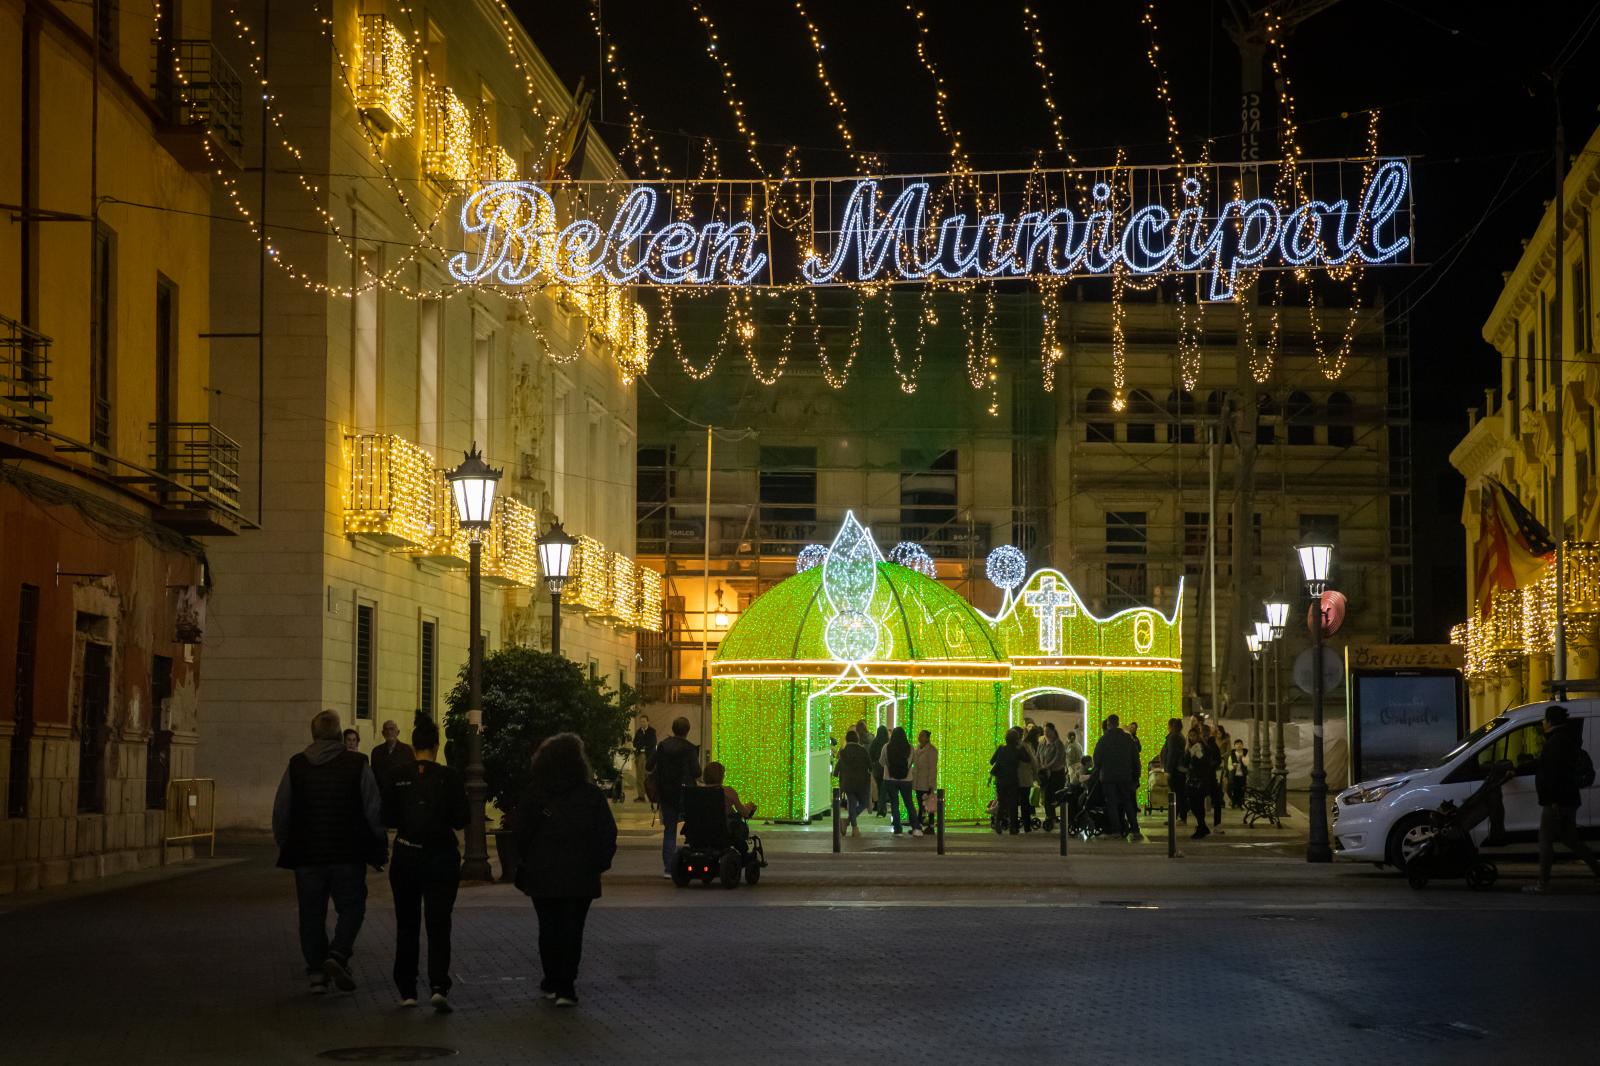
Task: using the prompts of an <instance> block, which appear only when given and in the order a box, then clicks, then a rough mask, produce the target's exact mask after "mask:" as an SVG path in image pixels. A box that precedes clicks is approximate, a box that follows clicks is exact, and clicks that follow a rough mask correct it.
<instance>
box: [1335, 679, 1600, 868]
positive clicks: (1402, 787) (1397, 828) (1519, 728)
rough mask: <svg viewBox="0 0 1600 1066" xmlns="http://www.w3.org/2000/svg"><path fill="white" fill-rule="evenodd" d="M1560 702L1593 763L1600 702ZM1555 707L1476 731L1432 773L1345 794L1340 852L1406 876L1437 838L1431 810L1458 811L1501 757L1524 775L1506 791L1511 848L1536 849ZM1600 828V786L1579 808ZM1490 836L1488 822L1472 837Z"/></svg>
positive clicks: (1338, 818)
mask: <svg viewBox="0 0 1600 1066" xmlns="http://www.w3.org/2000/svg"><path fill="white" fill-rule="evenodd" d="M1560 702H1561V705H1562V706H1564V707H1566V708H1567V712H1568V714H1569V715H1570V716H1571V717H1572V719H1573V721H1575V722H1577V723H1578V725H1579V727H1580V728H1581V729H1582V730H1583V746H1584V748H1585V749H1586V750H1587V751H1588V752H1589V753H1590V757H1591V758H1593V757H1594V755H1595V753H1596V752H1600V699H1582V700H1564V701H1560ZM1550 705H1551V704H1550V703H1548V702H1547V703H1533V704H1529V705H1527V706H1525V707H1516V708H1513V709H1512V710H1509V711H1506V712H1505V713H1504V714H1502V715H1500V716H1499V717H1498V718H1495V719H1494V720H1493V721H1491V722H1487V723H1485V724H1484V725H1482V726H1480V727H1478V728H1477V729H1475V730H1473V732H1472V734H1471V735H1470V736H1468V737H1467V739H1465V740H1463V741H1462V742H1461V743H1460V744H1458V745H1457V746H1456V747H1455V749H1454V750H1453V751H1451V752H1450V753H1449V754H1447V755H1445V756H1444V757H1442V758H1440V759H1439V760H1438V761H1437V762H1436V763H1434V765H1433V766H1432V767H1430V768H1425V769H1416V770H1410V771H1407V772H1406V773H1403V774H1390V775H1389V776H1387V777H1379V778H1374V779H1373V780H1371V781H1362V782H1361V783H1359V784H1357V785H1353V786H1351V787H1350V788H1347V789H1345V790H1344V791H1343V792H1341V793H1339V795H1338V796H1336V797H1335V798H1334V803H1333V848H1334V854H1335V855H1336V856H1337V857H1339V858H1341V859H1359V860H1362V861H1366V862H1374V863H1378V864H1380V865H1384V864H1387V865H1389V866H1394V867H1397V868H1399V869H1402V870H1403V869H1404V868H1405V864H1406V861H1407V860H1408V859H1409V858H1410V857H1411V855H1412V854H1414V853H1415V851H1416V849H1417V846H1418V845H1419V844H1420V843H1421V842H1422V841H1423V840H1424V839H1425V838H1426V837H1427V836H1428V834H1429V833H1431V832H1432V830H1431V829H1430V828H1429V826H1428V814H1429V812H1431V811H1436V810H1438V809H1439V804H1441V803H1443V802H1444V801H1445V800H1451V801H1452V802H1454V803H1456V804H1457V805H1458V806H1459V805H1460V804H1461V803H1462V801H1463V800H1465V799H1466V798H1467V797H1468V796H1470V795H1472V793H1473V792H1475V791H1476V790H1477V789H1478V786H1479V785H1480V784H1481V783H1482V782H1483V779H1484V775H1485V774H1486V773H1487V772H1488V769H1489V767H1490V766H1492V765H1493V764H1495V763H1497V762H1499V761H1501V760H1502V759H1505V760H1509V761H1510V762H1511V764H1512V765H1513V766H1515V767H1517V775H1516V776H1515V777H1513V778H1511V779H1510V780H1509V781H1507V782H1506V783H1505V787H1504V789H1503V790H1502V792H1501V795H1502V796H1503V797H1504V799H1505V810H1506V843H1507V844H1510V845H1515V846H1517V847H1516V850H1517V851H1519V852H1526V851H1529V850H1530V847H1531V846H1534V845H1537V843H1538V839H1539V798H1538V796H1537V794H1536V793H1535V792H1534V788H1533V767H1532V760H1533V759H1535V758H1537V757H1538V755H1539V753H1540V752H1541V751H1543V750H1544V730H1543V728H1542V725H1541V723H1542V722H1543V721H1544V711H1545V708H1546V707H1549V706H1550ZM1597 761H1600V760H1597ZM1597 827H1600V787H1591V788H1586V789H1584V790H1583V804H1582V806H1580V807H1579V808H1578V829H1579V831H1580V832H1581V833H1582V834H1583V836H1584V837H1585V838H1589V839H1592V838H1594V837H1595V836H1596V830H1597ZM1488 835H1489V824H1488V823H1487V822H1484V823H1483V824H1481V825H1479V826H1478V827H1477V828H1476V829H1474V830H1473V833H1472V839H1473V841H1474V842H1475V843H1477V844H1479V845H1482V844H1483V841H1484V838H1485V837H1487V836H1488ZM1563 850H1564V849H1563ZM1558 854H1560V852H1559V851H1558ZM1490 857H1491V858H1492V857H1493V853H1492V852H1491V853H1490Z"/></svg>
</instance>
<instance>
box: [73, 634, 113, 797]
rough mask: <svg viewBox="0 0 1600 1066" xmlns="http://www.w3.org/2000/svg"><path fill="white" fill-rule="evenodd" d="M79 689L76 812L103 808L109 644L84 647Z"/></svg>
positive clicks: (93, 642) (89, 643)
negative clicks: (81, 678) (81, 677)
mask: <svg viewBox="0 0 1600 1066" xmlns="http://www.w3.org/2000/svg"><path fill="white" fill-rule="evenodd" d="M82 676H83V680H82V683H81V685H80V687H79V689H78V813H79V814H101V813H103V812H104V811H105V809H106V733H107V729H108V725H109V722H108V718H109V717H110V712H111V645H109V644H102V643H100V642H99V641H93V640H91V641H87V642H85V643H84V645H83V675H82Z"/></svg>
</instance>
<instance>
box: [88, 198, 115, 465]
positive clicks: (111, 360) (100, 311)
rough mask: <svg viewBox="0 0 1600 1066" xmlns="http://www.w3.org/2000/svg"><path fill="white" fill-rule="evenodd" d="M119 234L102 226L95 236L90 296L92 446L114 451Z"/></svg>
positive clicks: (90, 432)
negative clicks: (117, 237)
mask: <svg viewBox="0 0 1600 1066" xmlns="http://www.w3.org/2000/svg"><path fill="white" fill-rule="evenodd" d="M116 252H117V241H116V234H115V233H113V232H112V231H111V229H110V228H109V227H107V226H104V225H102V226H100V227H99V228H97V229H96V230H95V235H94V262H93V277H92V279H91V280H92V288H91V290H90V294H89V443H90V444H91V445H93V446H94V447H96V448H100V449H103V450H104V451H108V452H109V451H113V450H114V449H115V443H116V442H115V436H114V434H113V432H112V428H113V418H112V416H113V411H112V397H113V396H114V395H115V391H116V390H115V387H114V382H115V380H116V366H115V360H116V329H115V321H116V261H117V256H116Z"/></svg>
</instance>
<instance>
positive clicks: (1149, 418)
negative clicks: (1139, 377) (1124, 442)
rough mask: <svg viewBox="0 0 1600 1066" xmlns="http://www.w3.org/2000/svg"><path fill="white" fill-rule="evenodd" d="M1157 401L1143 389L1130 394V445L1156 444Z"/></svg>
mask: <svg viewBox="0 0 1600 1066" xmlns="http://www.w3.org/2000/svg"><path fill="white" fill-rule="evenodd" d="M1158 414H1159V411H1158V410H1157V408H1156V401H1155V400H1154V399H1153V398H1152V397H1151V395H1150V394H1149V393H1148V392H1145V391H1144V390H1143V389H1134V390H1133V391H1132V392H1131V393H1129V394H1128V443H1129V444H1154V443H1155V442H1156V417H1157V415H1158Z"/></svg>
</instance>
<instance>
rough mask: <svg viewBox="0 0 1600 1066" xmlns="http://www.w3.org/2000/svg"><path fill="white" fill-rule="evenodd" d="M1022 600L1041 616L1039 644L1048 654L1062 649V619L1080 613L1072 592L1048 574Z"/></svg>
mask: <svg viewBox="0 0 1600 1066" xmlns="http://www.w3.org/2000/svg"><path fill="white" fill-rule="evenodd" d="M1022 602H1023V603H1025V604H1027V605H1028V606H1029V607H1031V608H1033V613H1034V614H1035V615H1037V616H1038V617H1039V646H1040V647H1041V648H1043V649H1044V653H1045V654H1046V655H1054V654H1055V653H1056V652H1058V651H1060V650H1061V620H1062V619H1063V618H1071V617H1072V616H1073V615H1075V614H1077V613H1078V605H1077V604H1076V603H1075V602H1074V601H1073V599H1072V593H1071V592H1070V591H1068V590H1066V589H1062V588H1058V587H1057V586H1056V579H1055V578H1054V577H1053V576H1052V575H1050V574H1046V575H1044V576H1043V577H1042V578H1040V579H1039V587H1038V588H1037V589H1035V590H1034V591H1032V592H1028V593H1024V594H1023V597H1022Z"/></svg>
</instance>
